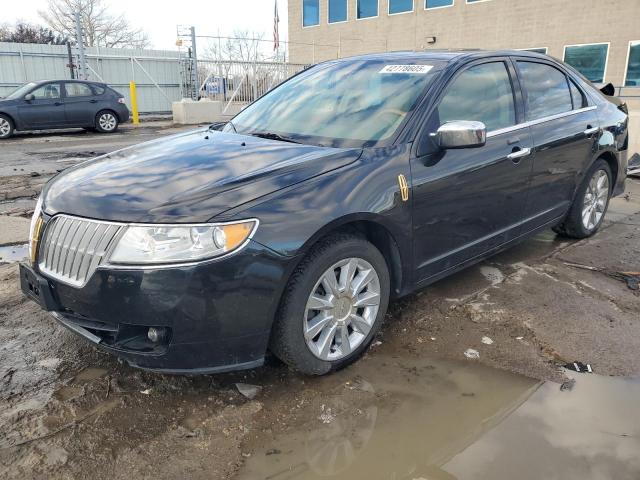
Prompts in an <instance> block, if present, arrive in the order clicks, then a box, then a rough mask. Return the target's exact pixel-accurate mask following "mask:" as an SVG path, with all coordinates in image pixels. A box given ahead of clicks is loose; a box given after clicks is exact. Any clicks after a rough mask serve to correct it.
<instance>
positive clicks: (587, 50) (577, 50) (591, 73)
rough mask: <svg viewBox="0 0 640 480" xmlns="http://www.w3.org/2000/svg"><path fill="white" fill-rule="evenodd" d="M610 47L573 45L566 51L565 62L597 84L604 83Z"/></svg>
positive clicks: (599, 44)
mask: <svg viewBox="0 0 640 480" xmlns="http://www.w3.org/2000/svg"><path fill="white" fill-rule="evenodd" d="M608 54H609V45H607V44H606V43H598V44H593V45H572V46H568V47H565V49H564V61H565V63H568V64H569V65H571V66H572V67H573V68H575V69H576V70H578V71H579V72H580V73H581V74H582V75H584V76H585V77H587V78H588V79H589V80H591V81H592V82H595V83H602V82H604V74H605V69H606V66H607V55H608Z"/></svg>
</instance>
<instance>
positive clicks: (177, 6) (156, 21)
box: [0, 0, 287, 50]
mask: <svg viewBox="0 0 640 480" xmlns="http://www.w3.org/2000/svg"><path fill="white" fill-rule="evenodd" d="M1 2H2V8H1V9H0V23H14V22H15V21H16V20H26V21H29V22H35V23H42V20H41V19H40V17H39V16H38V10H42V9H45V8H46V5H47V1H46V0H20V1H16V0H1ZM104 2H105V4H106V5H108V6H109V9H110V11H111V12H112V13H114V14H120V13H124V14H125V15H126V17H127V19H128V20H129V21H130V23H131V24H132V25H135V26H139V27H141V28H143V29H144V30H145V31H146V32H147V34H148V35H149V37H150V39H151V42H152V43H153V48H157V49H172V50H173V49H175V48H176V47H175V42H176V25H178V24H180V25H187V26H191V25H193V26H195V27H196V33H197V34H198V35H217V34H218V31H219V32H220V35H227V36H228V35H231V34H232V32H233V31H234V30H249V31H255V32H262V33H263V34H264V38H265V39H267V40H271V39H272V38H273V34H272V32H273V11H274V0H208V1H207V0H177V1H167V0H154V1H152V0H104ZM278 11H279V13H280V39H281V40H286V39H287V0H278Z"/></svg>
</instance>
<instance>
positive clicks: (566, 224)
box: [553, 158, 613, 239]
mask: <svg viewBox="0 0 640 480" xmlns="http://www.w3.org/2000/svg"><path fill="white" fill-rule="evenodd" d="M612 191H613V175H612V173H611V167H609V164H608V163H607V162H606V161H605V160H603V159H602V158H600V159H598V160H596V162H595V163H594V164H593V165H592V166H591V168H590V169H589V170H588V171H587V174H586V175H585V176H584V180H583V182H582V184H581V185H580V188H578V191H577V192H576V196H575V198H574V200H573V204H572V205H571V209H570V210H569V213H568V214H567V217H566V218H565V219H564V221H563V222H562V223H561V224H560V225H558V226H556V227H554V228H553V231H554V232H556V233H557V234H558V235H562V236H565V237H569V238H577V239H581V238H587V237H590V236H591V235H593V234H595V233H596V232H597V231H598V230H599V229H600V226H601V225H602V222H603V220H604V216H605V214H606V213H607V209H608V207H609V200H610V199H611V192H612Z"/></svg>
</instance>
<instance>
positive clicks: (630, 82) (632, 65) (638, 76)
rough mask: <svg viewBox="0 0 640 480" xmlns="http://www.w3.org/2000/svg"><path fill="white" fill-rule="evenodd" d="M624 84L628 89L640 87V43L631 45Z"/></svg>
mask: <svg viewBox="0 0 640 480" xmlns="http://www.w3.org/2000/svg"><path fill="white" fill-rule="evenodd" d="M624 84H625V86H627V87H640V41H638V42H631V44H630V45H629V64H628V65H627V77H626V80H625V83H624Z"/></svg>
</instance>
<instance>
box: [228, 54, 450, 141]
mask: <svg viewBox="0 0 640 480" xmlns="http://www.w3.org/2000/svg"><path fill="white" fill-rule="evenodd" d="M393 62H395V63H393ZM393 62H391V61H372V60H359V61H350V62H344V61H343V62H333V63H329V64H322V65H318V66H317V67H313V68H310V69H309V70H307V71H305V72H303V73H301V74H300V75H298V76H296V77H293V78H292V79H291V80H289V81H287V82H285V83H284V84H282V85H280V86H279V87H278V88H276V89H274V90H272V91H271V92H269V93H267V94H266V95H265V96H264V97H262V98H260V99H258V100H257V101H256V102H255V103H253V104H251V105H249V106H248V107H247V108H246V109H245V110H243V111H242V112H241V113H239V114H238V115H236V117H235V118H234V119H233V120H232V124H228V125H227V126H226V127H225V129H224V130H225V131H228V132H233V131H234V129H235V131H236V132H237V133H240V134H258V135H259V134H265V133H267V134H271V135H272V138H275V137H274V136H273V135H277V136H279V137H282V138H286V139H289V140H293V141H297V142H301V143H310V144H316V145H324V146H336V147H341V146H344V147H359V148H361V147H366V146H374V145H376V144H378V143H379V142H383V141H384V140H387V139H390V138H391V137H392V136H393V134H394V133H395V132H396V131H397V130H398V127H399V126H400V124H401V123H402V121H403V120H404V118H405V117H406V116H407V113H408V112H410V111H411V109H412V108H413V107H414V105H415V104H416V101H417V100H418V98H419V96H420V94H421V93H422V92H424V90H425V87H426V86H427V85H428V84H429V83H430V82H431V80H432V79H433V78H434V76H435V74H436V72H437V71H439V70H440V69H441V68H442V66H443V64H442V63H441V62H438V63H436V62H430V63H429V64H419V65H417V64H414V63H413V62H409V63H405V64H402V65H399V64H400V63H402V61H400V60H397V59H396V60H394V61H393Z"/></svg>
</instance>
